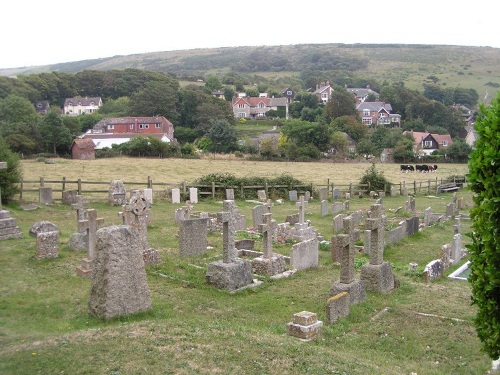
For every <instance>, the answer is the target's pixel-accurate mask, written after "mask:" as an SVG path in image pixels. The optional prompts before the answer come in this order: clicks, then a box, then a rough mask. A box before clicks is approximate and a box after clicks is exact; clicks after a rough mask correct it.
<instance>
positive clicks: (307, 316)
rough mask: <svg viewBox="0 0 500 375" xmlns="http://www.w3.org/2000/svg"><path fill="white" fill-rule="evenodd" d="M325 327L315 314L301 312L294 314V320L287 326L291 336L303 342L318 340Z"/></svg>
mask: <svg viewBox="0 0 500 375" xmlns="http://www.w3.org/2000/svg"><path fill="white" fill-rule="evenodd" d="M321 327H323V322H322V321H321V320H318V318H317V316H316V314H315V313H312V312H309V311H301V312H299V313H297V314H293V319H292V321H291V322H290V323H288V324H287V332H288V334H289V335H290V336H294V337H298V338H299V339H301V340H302V341H311V340H314V339H315V338H316V336H317V335H318V333H319V331H320V330H321Z"/></svg>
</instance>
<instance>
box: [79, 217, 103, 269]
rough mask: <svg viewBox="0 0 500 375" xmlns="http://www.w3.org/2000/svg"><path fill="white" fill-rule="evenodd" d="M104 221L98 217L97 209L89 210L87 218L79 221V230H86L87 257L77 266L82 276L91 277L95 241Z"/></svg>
mask: <svg viewBox="0 0 500 375" xmlns="http://www.w3.org/2000/svg"><path fill="white" fill-rule="evenodd" d="M103 223H104V219H103V218H97V212H96V210H93V209H91V210H87V219H86V220H82V221H79V222H78V231H79V232H83V231H85V232H86V238H87V257H86V258H84V259H82V261H81V263H80V266H78V267H77V268H76V274H77V275H78V276H80V277H90V276H91V274H92V261H93V260H94V256H95V241H96V232H97V229H98V228H99V227H100V226H102V225H103Z"/></svg>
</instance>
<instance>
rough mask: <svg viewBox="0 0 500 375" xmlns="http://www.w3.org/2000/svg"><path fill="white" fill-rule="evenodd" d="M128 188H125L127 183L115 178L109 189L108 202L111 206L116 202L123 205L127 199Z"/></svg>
mask: <svg viewBox="0 0 500 375" xmlns="http://www.w3.org/2000/svg"><path fill="white" fill-rule="evenodd" d="M126 195H127V190H126V189H125V185H124V184H123V181H120V180H113V181H111V184H110V186H109V190H108V203H109V204H110V205H111V206H114V205H115V204H118V205H123V204H125V203H126V201H127V197H126Z"/></svg>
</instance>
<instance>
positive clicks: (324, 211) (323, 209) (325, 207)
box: [321, 199, 328, 216]
mask: <svg viewBox="0 0 500 375" xmlns="http://www.w3.org/2000/svg"><path fill="white" fill-rule="evenodd" d="M326 215H328V201H327V200H326V199H324V200H322V201H321V216H326Z"/></svg>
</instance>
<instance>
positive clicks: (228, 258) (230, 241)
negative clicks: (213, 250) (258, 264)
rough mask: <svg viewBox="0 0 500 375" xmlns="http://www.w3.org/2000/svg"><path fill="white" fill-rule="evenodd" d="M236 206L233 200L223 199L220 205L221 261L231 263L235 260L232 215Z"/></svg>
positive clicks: (233, 215)
mask: <svg viewBox="0 0 500 375" xmlns="http://www.w3.org/2000/svg"><path fill="white" fill-rule="evenodd" d="M235 211H236V207H235V204H234V201H231V200H225V201H224V203H223V205H222V212H221V213H220V214H219V215H220V221H222V241H223V242H222V261H223V262H224V263H233V262H234V261H235V260H236V247H235V244H234V235H235V232H236V231H235V227H234V217H235Z"/></svg>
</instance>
